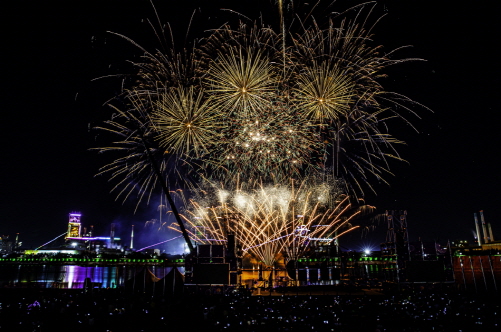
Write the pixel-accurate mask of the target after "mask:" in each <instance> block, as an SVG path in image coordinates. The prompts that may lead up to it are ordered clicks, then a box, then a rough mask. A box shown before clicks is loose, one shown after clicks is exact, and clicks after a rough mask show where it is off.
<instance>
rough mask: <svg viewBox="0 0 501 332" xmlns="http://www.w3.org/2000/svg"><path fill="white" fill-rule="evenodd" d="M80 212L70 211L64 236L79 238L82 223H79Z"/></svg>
mask: <svg viewBox="0 0 501 332" xmlns="http://www.w3.org/2000/svg"><path fill="white" fill-rule="evenodd" d="M81 216H82V214H81V213H80V212H72V213H70V217H69V221H68V232H67V233H66V238H79V237H81V234H82V233H81V229H82V224H81V223H80V217H81Z"/></svg>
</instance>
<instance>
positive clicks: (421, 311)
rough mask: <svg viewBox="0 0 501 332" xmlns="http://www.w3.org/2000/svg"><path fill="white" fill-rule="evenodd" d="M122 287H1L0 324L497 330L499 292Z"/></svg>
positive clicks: (11, 327)
mask: <svg viewBox="0 0 501 332" xmlns="http://www.w3.org/2000/svg"><path fill="white" fill-rule="evenodd" d="M261 294H262V295H261V296H257V295H256V293H254V295H251V294H250V293H248V292H236V291H227V292H223V293H221V294H217V295H207V294H195V293H194V292H191V293H190V292H187V291H185V292H184V293H183V294H180V295H177V296H172V295H170V296H155V297H152V296H151V295H146V294H144V293H143V294H130V293H126V292H125V291H123V290H118V289H94V290H92V292H84V291H83V290H63V289H15V288H6V289H0V303H1V304H0V331H16V332H18V331H96V332H99V331H131V332H132V331H166V330H181V329H183V330H186V331H196V330H201V331H239V332H243V331H381V332H382V331H463V332H466V331H500V330H501V328H500V326H501V319H500V317H499V316H500V315H501V308H500V301H499V298H498V297H496V296H494V295H491V296H487V295H484V296H479V295H465V294H459V293H447V292H442V291H438V292H437V291H432V290H418V291H416V290H413V291H411V292H407V293H406V294H399V295H396V294H394V295H377V294H376V295H369V293H366V294H364V293H363V292H361V293H354V294H352V295H336V294H326V295H319V294H313V293H312V294H311V295H308V294H306V293H297V294H293V293H292V292H288V293H286V294H283V295H280V294H276V293H275V294H273V295H275V296H269V293H264V292H263V293H261Z"/></svg>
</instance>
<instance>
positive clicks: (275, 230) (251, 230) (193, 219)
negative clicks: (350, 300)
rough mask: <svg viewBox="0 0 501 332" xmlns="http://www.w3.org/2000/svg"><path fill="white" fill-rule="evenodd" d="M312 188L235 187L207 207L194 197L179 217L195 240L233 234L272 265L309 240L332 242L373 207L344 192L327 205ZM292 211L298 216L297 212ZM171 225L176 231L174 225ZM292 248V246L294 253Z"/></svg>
mask: <svg viewBox="0 0 501 332" xmlns="http://www.w3.org/2000/svg"><path fill="white" fill-rule="evenodd" d="M314 189H315V188H314V186H313V187H312V186H310V185H306V184H305V183H303V184H301V185H300V186H299V187H297V188H294V187H293V185H291V186H289V187H287V186H273V187H262V186H259V187H254V188H248V189H247V190H245V191H243V190H236V191H235V192H231V193H229V194H228V195H225V197H226V199H225V200H223V201H219V204H218V205H217V206H211V207H205V206H203V205H200V204H198V203H197V201H196V200H194V201H192V206H191V207H190V208H189V210H188V211H187V213H185V214H184V215H183V217H184V220H185V221H186V223H187V224H188V229H189V232H190V237H191V238H192V239H193V240H194V241H196V242H198V243H201V244H210V243H211V240H208V239H215V240H218V241H223V240H225V239H226V237H227V235H228V234H234V235H235V239H236V241H237V242H238V243H240V244H241V246H242V249H243V252H244V254H250V255H252V256H254V257H256V258H258V259H259V260H260V261H262V262H263V263H264V264H266V265H268V266H272V265H273V263H274V262H275V261H276V260H277V259H278V258H279V257H280V255H283V254H284V253H286V252H288V254H289V257H290V258H289V259H291V258H292V256H294V257H298V256H300V255H301V254H302V253H303V252H304V251H305V250H306V249H307V244H308V243H309V242H311V241H319V240H318V239H320V238H321V239H322V240H321V241H323V242H326V243H328V242H332V241H334V240H335V239H336V238H337V237H339V236H341V235H342V234H345V233H347V232H349V231H352V230H354V229H356V228H358V227H359V226H358V225H357V226H348V227H347V225H348V224H350V223H351V222H353V221H354V220H355V219H356V218H357V217H359V216H360V215H362V214H366V213H369V212H372V211H373V207H370V206H366V205H363V204H359V205H354V204H352V203H351V202H350V198H349V197H347V196H339V197H337V203H336V204H335V206H334V207H333V208H328V207H326V206H325V205H324V204H322V200H324V198H322V197H321V196H318V192H315V190H314ZM323 194H324V196H328V195H332V194H334V193H329V192H324V193H323ZM296 211H297V212H298V213H301V215H295V214H294V213H295V212H296ZM319 226H322V227H319ZM170 228H171V229H174V230H177V231H179V230H178V227H177V226H176V225H175V224H173V225H171V226H170ZM336 233H337V235H336ZM291 248H295V249H294V252H292V251H291Z"/></svg>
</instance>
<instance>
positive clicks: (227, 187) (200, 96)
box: [98, 1, 416, 265]
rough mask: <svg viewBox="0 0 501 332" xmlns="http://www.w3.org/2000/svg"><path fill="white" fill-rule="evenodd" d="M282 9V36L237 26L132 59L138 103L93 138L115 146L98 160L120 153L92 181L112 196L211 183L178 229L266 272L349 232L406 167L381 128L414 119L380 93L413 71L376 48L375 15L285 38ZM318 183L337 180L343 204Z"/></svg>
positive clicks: (307, 27) (300, 28)
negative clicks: (229, 245) (390, 71)
mask: <svg viewBox="0 0 501 332" xmlns="http://www.w3.org/2000/svg"><path fill="white" fill-rule="evenodd" d="M282 6H283V4H282V2H281V1H280V3H279V8H280V29H279V31H275V30H274V29H273V28H272V27H269V26H265V25H263V24H257V23H254V24H244V23H242V22H240V24H239V25H238V27H236V28H232V26H230V25H223V26H222V27H220V28H218V29H216V30H211V32H210V33H209V35H208V36H207V37H206V38H204V39H201V40H200V41H197V43H193V44H194V45H195V44H196V45H197V46H196V47H194V48H193V49H192V50H190V51H186V50H184V51H182V52H176V51H175V50H174V49H173V48H172V49H169V50H168V51H166V52H160V51H157V52H153V53H150V52H147V51H146V50H144V49H142V48H141V50H143V51H144V57H143V58H142V62H139V63H134V65H135V66H136V67H137V68H138V71H137V79H136V80H135V82H136V83H135V85H134V89H131V90H125V91H124V92H123V94H122V95H121V96H120V99H121V101H125V103H123V104H125V106H120V107H118V106H113V107H114V109H115V111H116V115H115V116H114V118H112V119H111V120H110V121H108V122H106V125H104V126H101V127H100V128H99V129H102V130H105V131H107V132H109V133H112V134H114V135H117V136H118V137H120V139H119V140H117V141H115V142H114V143H113V144H111V145H109V146H107V147H103V148H99V149H98V150H99V151H100V152H105V151H119V152H122V153H125V156H123V157H120V158H118V159H116V160H114V161H112V162H111V163H109V164H108V165H106V166H104V167H103V168H102V169H101V173H100V174H104V173H107V174H111V178H112V179H113V180H117V181H118V184H117V185H116V186H115V189H116V190H118V191H119V193H121V194H123V195H125V197H128V196H129V195H130V194H131V193H132V192H133V191H134V190H137V191H138V192H139V193H140V194H139V201H140V200H141V199H143V198H145V197H148V198H149V197H150V196H151V193H152V192H153V190H154V189H155V188H156V186H157V185H156V183H157V182H158V181H159V180H161V178H162V179H163V178H165V179H168V181H167V182H168V183H169V184H170V186H171V187H172V186H173V185H179V186H178V187H181V186H183V187H184V188H187V186H186V183H187V182H189V181H187V179H188V178H190V179H195V180H196V181H201V179H204V181H205V180H207V181H209V182H210V183H218V184H219V185H218V186H216V188H218V189H217V190H216V189H214V190H212V191H211V190H205V191H200V190H199V188H198V186H199V185H200V184H199V183H198V182H196V181H195V182H194V183H191V182H190V183H189V184H188V188H190V189H192V190H193V188H195V189H196V190H198V193H197V194H192V195H194V196H193V197H192V198H191V200H190V202H189V204H187V206H188V205H189V206H190V208H186V212H185V213H184V214H183V216H182V218H183V219H184V221H185V222H186V223H187V224H188V225H190V226H191V230H190V231H189V232H190V233H189V235H190V237H191V240H193V241H195V242H199V243H206V242H207V241H210V240H207V239H211V238H212V239H215V240H218V241H220V240H224V239H225V238H226V236H227V235H228V234H229V233H232V234H235V235H236V237H237V240H238V241H239V242H240V243H241V244H242V249H243V250H244V251H245V252H247V253H249V254H252V255H253V256H255V257H258V258H259V259H260V260H261V261H263V262H265V263H266V264H267V265H272V264H273V262H274V261H275V260H276V258H277V257H278V256H279V255H283V256H287V257H293V256H294V257H297V256H298V255H300V251H301V250H302V249H301V248H305V247H306V244H307V243H308V242H310V241H320V240H315V239H321V238H322V239H326V241H332V240H333V239H334V238H335V237H336V236H340V235H341V234H343V232H346V231H350V230H352V229H355V228H356V226H351V227H348V228H345V227H346V226H347V225H351V221H353V220H354V219H355V218H357V217H358V216H360V215H361V214H364V213H365V212H367V211H371V210H372V207H368V206H366V205H364V204H362V203H360V204H358V202H357V204H355V203H354V201H355V202H356V199H353V198H352V197H357V195H360V194H364V193H365V190H366V189H367V188H369V189H370V190H372V191H375V187H374V185H373V181H374V180H376V181H377V182H378V183H379V182H386V180H385V178H386V175H388V174H391V171H390V167H389V166H390V160H391V159H397V160H402V159H401V158H400V157H399V155H398V151H397V145H398V144H401V143H403V142H402V141H400V140H398V139H396V138H394V137H393V136H392V135H391V133H390V131H389V125H390V120H392V119H400V120H402V121H403V122H404V123H406V124H410V122H409V121H408V120H407V119H406V117H405V116H404V114H402V113H401V111H402V110H404V111H409V112H410V114H414V113H413V111H412V109H411V107H412V106H413V105H416V104H415V103H414V102H413V101H411V100H410V99H409V98H407V97H405V96H402V95H399V94H395V93H391V92H388V91H385V90H384V88H383V86H382V84H381V78H383V77H385V69H386V68H387V67H388V66H390V65H394V64H397V63H399V62H404V61H408V60H413V59H401V60H393V59H392V58H391V57H392V55H393V52H388V53H384V52H383V48H382V46H380V45H377V44H374V42H373V36H372V30H371V27H369V28H367V27H366V26H367V22H368V20H369V16H370V15H369V14H370V13H371V12H372V7H370V6H359V7H356V11H355V12H356V17H355V19H352V20H350V19H347V18H344V19H343V18H342V17H341V16H340V17H338V19H340V22H339V24H336V22H335V21H334V20H328V21H327V25H326V28H322V27H321V25H320V24H318V22H317V21H316V20H314V19H313V18H312V17H311V16H308V19H305V20H303V21H301V22H300V23H301V24H291V25H290V27H289V28H288V29H286V26H285V21H286V18H285V17H284V16H285V14H286V12H285V11H283V10H282V9H283V8H282ZM369 7H370V8H369ZM367 8H369V11H368V12H369V13H367V14H364V13H366V10H367ZM296 26H297V28H296ZM122 37H123V36H122ZM124 38H126V37H124ZM126 39H128V38H126ZM133 43H134V42H133ZM134 44H135V45H136V46H139V45H137V44H136V43H134ZM123 109H126V110H125V111H124V110H123ZM146 157H148V158H146ZM152 164H155V165H156V164H158V165H159V167H158V168H159V171H156V172H154V171H153V169H154V167H153V166H152ZM313 178H315V179H317V178H320V179H324V180H325V179H327V178H336V179H337V180H336V186H335V187H336V190H337V189H339V188H343V189H342V190H341V191H342V192H344V193H345V194H348V195H345V196H342V195H340V193H339V192H337V193H336V195H333V194H332V193H331V192H329V190H330V189H329V190H328V189H325V186H326V184H325V182H324V184H323V185H322V181H320V182H318V181H314V182H315V184H312V183H311V181H310V180H311V179H313ZM176 181H177V182H176ZM294 183H300V185H299V186H296V185H294ZM242 184H245V185H242ZM329 185H330V184H327V186H329ZM322 186H324V190H326V191H325V192H324V194H319V192H318V190H319V189H318V188H320V187H322ZM164 187H165V188H164V189H163V190H164V192H165V195H166V196H169V195H170V193H169V190H168V189H166V186H164ZM200 193H204V194H200ZM326 193H327V194H326ZM324 196H326V197H327V196H328V197H330V198H329V199H328V200H327V201H326V202H324V201H323V200H321V199H320V198H319V197H324ZM190 197H191V196H190ZM224 197H226V198H225V199H223V198H224ZM216 198H218V199H217V200H216V201H214V199H216ZM211 200H212V201H213V202H212V203H210V204H209V203H205V202H206V201H211ZM138 204H139V203H138ZM171 205H172V204H171ZM299 216H301V217H299ZM179 226H180V225H178V226H172V227H173V228H175V229H177V228H176V227H179ZM181 227H182V226H181ZM336 234H337V235H336ZM186 238H187V235H186V234H185V239H186ZM291 248H295V249H291ZM298 250H299V251H298Z"/></svg>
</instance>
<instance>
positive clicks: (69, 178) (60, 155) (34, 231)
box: [0, 0, 501, 248]
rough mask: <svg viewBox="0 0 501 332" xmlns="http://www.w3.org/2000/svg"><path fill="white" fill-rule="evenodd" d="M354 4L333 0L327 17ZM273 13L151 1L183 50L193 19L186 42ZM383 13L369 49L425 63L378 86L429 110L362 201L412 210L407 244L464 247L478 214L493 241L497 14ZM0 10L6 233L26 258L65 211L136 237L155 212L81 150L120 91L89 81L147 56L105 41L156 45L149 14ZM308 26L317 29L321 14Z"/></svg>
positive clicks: (410, 0)
mask: <svg viewBox="0 0 501 332" xmlns="http://www.w3.org/2000/svg"><path fill="white" fill-rule="evenodd" d="M313 2H314V1H312V3H313ZM359 2H360V1H348V0H344V1H338V2H337V3H335V4H334V5H333V6H332V7H331V11H339V10H340V9H338V8H345V7H347V6H350V5H353V4H356V3H359ZM270 3H271V0H240V1H213V0H211V1H201V0H199V1H192V0H185V1H171V0H164V1H160V0H156V1H154V4H155V6H156V8H157V11H158V14H159V16H160V19H161V20H162V21H163V22H169V23H170V24H171V26H172V27H173V30H174V33H175V34H176V36H175V38H176V41H179V44H180V45H179V46H182V44H183V42H184V40H185V34H186V30H187V27H188V21H189V18H190V17H191V15H192V13H193V10H194V9H195V8H198V10H197V12H196V13H195V16H194V21H193V22H194V23H193V26H192V33H191V34H190V35H189V36H188V41H189V40H191V39H192V37H193V36H194V35H197V36H202V35H203V30H205V29H210V28H215V27H217V26H219V24H220V23H222V22H225V20H228V19H230V20H231V19H234V18H235V15H234V14H231V13H230V12H228V11H221V10H220V9H221V8H230V9H234V10H236V11H238V12H241V13H243V14H246V15H247V16H250V17H255V18H257V15H258V14H256V13H258V12H259V10H262V11H263V12H264V13H266V15H265V16H266V18H270V19H273V17H275V19H276V20H278V15H277V14H276V13H275V12H273V10H274V7H273V6H271V5H270ZM324 3H327V1H324ZM377 3H378V4H377V6H376V9H375V14H374V18H375V17H378V16H381V15H383V14H386V16H385V17H384V18H383V19H382V20H381V22H380V23H379V24H378V26H377V27H376V29H375V32H376V35H375V37H374V39H375V41H376V42H377V43H379V44H382V45H384V46H385V50H387V51H389V50H391V49H393V48H396V47H399V46H403V45H412V48H408V49H405V50H403V51H402V52H400V53H397V54H400V57H402V58H404V57H416V58H422V59H425V60H426V61H416V62H409V63H405V64H402V65H399V66H397V67H394V68H392V69H391V71H390V72H389V74H390V76H389V78H388V79H386V80H384V81H382V83H383V85H384V86H385V87H386V89H387V90H391V91H396V92H399V93H402V94H404V95H407V96H408V97H410V98H412V99H414V100H416V101H418V102H419V103H421V104H423V105H425V106H427V107H429V108H430V109H431V110H432V111H433V112H431V111H427V110H425V109H422V108H418V109H417V111H418V113H419V115H420V116H421V119H418V118H411V117H409V119H410V120H411V122H412V123H413V124H414V125H415V127H417V128H418V130H419V131H420V133H416V132H413V131H412V130H411V129H410V128H409V127H408V126H405V125H403V124H400V127H399V125H398V124H396V127H395V130H394V132H396V134H397V136H398V137H399V138H400V139H403V140H405V141H406V142H407V145H406V146H401V149H400V152H401V154H402V156H403V157H404V158H405V159H406V160H408V162H409V163H408V164H404V163H400V164H395V165H394V166H393V167H392V171H393V172H394V173H395V177H389V178H388V180H389V182H390V184H391V186H389V187H388V186H385V185H381V186H377V191H378V195H377V196H374V195H368V196H366V202H367V203H368V204H371V205H375V206H377V207H378V209H379V210H380V211H381V212H384V210H387V209H405V210H407V212H408V219H407V220H408V229H409V237H410V239H411V240H416V239H417V238H418V237H421V238H422V239H423V240H437V239H438V240H439V241H442V242H446V241H447V240H448V239H450V240H453V239H457V238H461V239H469V240H472V239H473V237H472V230H473V229H474V221H473V213H474V212H478V211H479V210H484V215H485V218H486V221H488V222H490V223H491V224H492V228H493V231H494V235H495V237H497V238H498V239H501V223H500V219H499V217H500V216H501V204H500V203H501V200H500V198H501V197H500V196H501V195H500V193H499V190H500V189H501V176H500V175H499V172H498V168H499V167H498V162H499V160H500V159H501V158H500V157H499V156H500V148H499V146H500V144H499V143H501V139H500V138H499V130H498V128H499V124H500V121H499V120H501V115H500V113H499V106H498V96H499V92H498V89H499V87H500V79H499V78H500V74H501V72H500V66H499V64H498V62H499V51H498V50H497V48H498V47H499V41H500V38H499V35H500V34H499V33H500V32H501V23H500V20H499V17H498V15H499V12H500V9H501V8H499V7H500V6H501V5H500V4H499V3H498V2H496V1H487V0H479V1H470V2H452V1H436V0H419V1H417V0H416V1H414V0H398V1H397V0H388V1H377ZM439 3H440V4H439ZM441 3H450V4H451V5H445V4H441ZM2 7H3V8H2V20H1V21H2V31H3V32H4V33H3V36H4V38H3V40H2V50H3V52H2V58H3V61H2V64H3V68H2V78H3V84H2V87H3V89H2V92H3V93H2V95H3V97H2V111H3V117H2V131H1V132H2V141H3V146H4V149H3V150H4V153H3V158H2V163H1V183H0V188H1V200H0V233H1V234H5V235H11V236H15V233H20V240H21V241H23V242H24V244H25V247H26V248H34V247H37V246H39V245H41V244H43V243H45V242H47V241H49V240H50V239H52V238H54V237H56V236H57V235H60V234H61V233H63V232H64V231H65V229H66V223H67V219H68V213H70V212H72V211H80V212H82V214H83V217H82V222H83V223H84V224H85V225H86V226H89V225H91V224H92V225H94V226H95V229H96V233H100V234H101V235H108V234H109V225H110V223H112V222H115V223H116V224H117V227H118V229H119V230H118V232H119V233H120V234H119V235H122V236H123V237H124V238H127V239H128V234H126V233H128V231H129V226H130V225H131V224H135V225H138V232H139V233H141V228H142V225H144V222H145V221H146V220H150V219H152V218H158V213H157V212H155V210H156V207H155V206H150V207H146V206H142V207H141V208H140V209H139V211H138V212H137V213H136V214H134V207H135V202H133V201H132V200H131V201H129V202H126V203H125V204H122V202H121V201H118V202H116V201H115V199H114V198H115V196H114V194H110V193H109V191H110V190H111V188H112V185H111V184H110V183H108V182H107V178H106V177H94V175H95V174H96V173H97V171H98V168H99V167H100V166H102V165H104V163H105V162H106V160H107V159H106V158H104V157H103V156H101V155H98V154H97V153H96V152H93V151H89V148H92V147H96V146H97V145H96V143H95V142H96V132H95V131H92V130H89V128H92V127H93V126H95V125H97V124H99V123H101V122H102V121H103V120H106V119H108V118H109V117H110V114H111V111H110V109H109V108H108V107H105V106H103V104H104V103H105V102H106V101H107V100H108V99H109V98H112V97H114V96H115V95H116V94H117V93H118V92H119V91H120V79H119V78H108V79H100V80H97V81H93V79H95V78H97V77H101V76H106V75H116V74H128V73H133V70H132V68H131V66H130V65H129V64H128V63H127V60H134V59H137V57H138V56H140V55H141V51H140V50H138V49H137V48H135V47H134V46H133V45H131V44H130V43H128V42H127V41H125V40H123V39H121V38H119V37H117V36H114V35H112V34H109V33H107V31H113V32H117V33H120V34H124V35H126V36H128V37H130V38H132V39H134V40H136V41H137V42H138V43H139V44H141V45H142V46H145V47H146V48H148V49H153V48H155V47H157V46H158V44H156V43H155V38H154V35H153V33H152V31H151V29H150V28H149V26H148V24H147V19H148V18H149V19H151V20H152V21H154V20H155V13H154V10H153V7H152V6H151V4H150V2H149V1H147V0H113V1H112V0H101V1H96V0H86V1H67V2H60V1H10V2H9V4H8V5H3V6H2ZM324 13H326V12H324ZM316 17H317V18H318V20H321V19H323V17H322V12H320V13H319V14H318V15H316ZM270 23H273V24H275V23H276V22H270ZM384 233H385V224H384V223H381V224H380V225H379V227H378V230H377V231H376V232H375V233H374V234H373V235H371V234H369V235H368V236H367V237H365V238H363V239H360V235H359V234H358V235H352V236H351V237H349V238H347V239H346V240H344V241H345V242H344V245H345V246H346V247H350V246H351V247H356V245H358V243H359V242H360V241H362V242H369V243H379V241H380V238H381V236H383V237H384ZM154 240H157V239H156V238H155V239H153V238H152V241H154ZM142 241H144V243H145V244H146V242H149V240H148V239H143V240H142ZM351 241H353V243H352V242H351ZM151 243H153V242H151Z"/></svg>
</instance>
